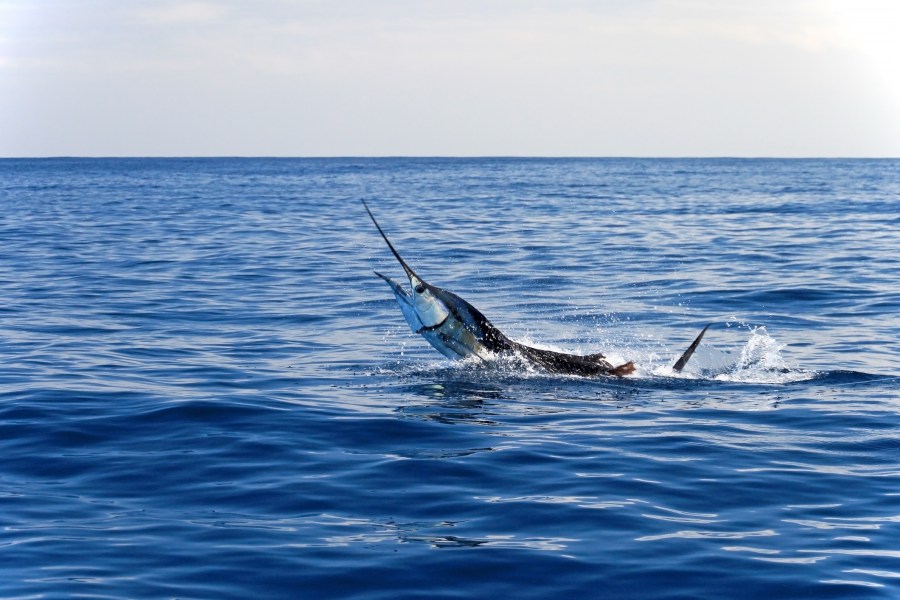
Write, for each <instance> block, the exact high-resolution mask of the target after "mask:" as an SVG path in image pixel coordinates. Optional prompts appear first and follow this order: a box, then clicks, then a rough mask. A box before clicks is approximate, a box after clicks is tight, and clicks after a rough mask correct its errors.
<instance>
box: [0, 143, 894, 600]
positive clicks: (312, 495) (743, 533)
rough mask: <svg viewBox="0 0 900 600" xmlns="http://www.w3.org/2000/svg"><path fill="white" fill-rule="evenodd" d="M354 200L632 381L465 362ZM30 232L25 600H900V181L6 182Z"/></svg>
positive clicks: (566, 175)
mask: <svg viewBox="0 0 900 600" xmlns="http://www.w3.org/2000/svg"><path fill="white" fill-rule="evenodd" d="M360 198H365V199H366V200H367V201H368V203H369V205H370V206H371V207H372V210H373V212H374V213H375V214H376V216H377V217H378V219H379V222H380V223H381V225H382V226H383V227H384V229H385V230H386V232H387V233H388V235H389V236H391V238H392V240H393V242H394V244H395V245H396V246H397V248H398V250H399V251H400V252H401V253H402V254H403V255H404V257H405V258H406V259H407V260H408V261H409V262H410V264H411V265H412V266H413V267H414V268H415V269H417V271H418V272H419V273H420V274H421V275H422V276H424V277H425V278H426V279H427V280H428V281H429V282H430V283H432V284H435V285H438V286H441V287H444V288H446V289H449V290H452V291H454V292H456V293H457V294H459V295H461V296H462V297H463V298H465V299H467V300H468V301H469V302H471V303H472V304H474V305H475V306H477V307H478V308H479V309H480V310H481V311H482V312H484V313H485V314H486V315H487V316H488V317H489V318H490V319H491V320H492V321H493V323H494V324H495V325H497V326H498V327H499V328H500V329H501V330H503V331H504V332H506V333H507V334H508V335H510V336H511V337H513V338H515V339H518V340H524V341H528V342H530V343H534V344H539V345H542V346H544V347H549V348H556V349H560V350H566V351H571V352H581V353H591V352H598V351H602V352H605V353H607V354H608V355H610V356H611V357H615V358H616V359H617V360H626V359H627V360H631V359H633V360H635V362H636V363H637V364H638V372H637V374H636V375H635V376H632V377H628V378H624V379H595V380H591V379H582V378H577V377H563V376H551V375H546V374H541V373H539V372H535V371H523V370H522V369H521V367H516V366H514V365H511V364H508V363H504V362H503V361H498V362H496V363H489V364H487V365H484V364H468V363H451V362H449V361H447V360H445V359H443V358H442V357H441V356H440V355H439V354H438V353H437V352H436V351H435V350H433V349H432V348H431V347H430V346H428V345H427V343H426V342H425V341H424V340H423V339H422V338H421V337H419V336H416V335H415V334H413V333H412V332H410V331H409V329H408V327H407V326H406V324H405V322H404V321H403V317H402V316H401V314H400V311H399V309H398V307H397V305H396V303H395V302H394V300H393V297H392V294H391V291H390V289H389V288H388V287H387V286H386V285H385V284H384V282H382V281H381V280H380V279H378V278H377V277H375V276H374V275H373V273H372V271H373V269H378V270H379V271H381V272H384V273H386V274H390V275H392V276H394V277H398V278H399V277H400V276H401V275H402V271H401V269H400V267H399V265H398V264H397V263H396V261H395V260H394V259H393V257H392V256H391V254H390V252H389V250H388V249H387V247H386V246H385V244H384V243H383V241H382V240H381V239H380V238H379V237H378V234H377V231H376V230H375V228H374V227H373V226H372V224H371V222H370V221H369V219H368V217H367V215H366V214H365V211H364V210H363V208H362V206H361V204H360V202H359V199H360ZM0 240H2V243H0V597H2V598H69V597H82V598H242V599H243V598H358V599H365V600H376V599H394V598H429V599H438V598H485V597H494V598H517V599H527V598H536V599H537V598H541V599H543V598H685V599H687V598H897V597H900V361H898V358H900V342H898V336H900V161H896V160H729V159H718V160H706V159H696V160H689V159H685V160H650V159H646V160H636V159H635V160H632V159H596V160H594V159H572V160H569V159H553V160H550V159H547V160H544V159H466V160H463V159H321V160H313V159H297V160H293V159H99V160H93V159H49V160H2V161H0ZM710 322H711V323H715V325H714V326H713V327H712V328H711V329H710V331H709V333H708V334H707V337H706V342H705V343H704V345H703V347H701V349H700V350H698V352H697V354H696V355H695V358H694V359H693V360H692V362H691V364H690V365H689V366H688V368H687V369H686V370H685V372H684V373H682V374H674V373H672V371H671V369H670V368H669V367H670V366H671V364H672V362H673V361H674V360H675V358H677V356H678V355H679V354H680V353H681V351H682V350H684V348H686V347H687V345H688V344H689V343H690V341H691V339H693V337H694V336H695V335H696V334H697V332H698V331H699V330H700V329H701V328H702V327H703V325H705V324H706V323H710Z"/></svg>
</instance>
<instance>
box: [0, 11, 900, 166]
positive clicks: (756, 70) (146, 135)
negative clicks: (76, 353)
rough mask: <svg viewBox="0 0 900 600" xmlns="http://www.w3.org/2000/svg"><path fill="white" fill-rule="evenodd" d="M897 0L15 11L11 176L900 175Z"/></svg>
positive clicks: (6, 32) (7, 78)
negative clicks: (262, 172) (401, 170)
mask: <svg viewBox="0 0 900 600" xmlns="http://www.w3.org/2000/svg"><path fill="white" fill-rule="evenodd" d="M898 30H900V2H898V1H896V0H753V1H747V0H629V1H626V0H592V1H588V0H418V1H413V0H368V1H363V0H254V1H253V2H247V1H239V0H186V1H173V0H132V1H125V2H123V1H121V0H0V156H2V157H19V156H498V155H502V156H777V157H795V156H810V157H833V156H836V157H856V156H860V157H900V66H898V65H900V35H898V34H897V33H896V32H897V31H898Z"/></svg>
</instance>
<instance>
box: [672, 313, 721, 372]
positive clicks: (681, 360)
mask: <svg viewBox="0 0 900 600" xmlns="http://www.w3.org/2000/svg"><path fill="white" fill-rule="evenodd" d="M710 325H712V323H710V324H709V325H707V326H706V327H704V328H703V331H701V332H700V335H698V336H697V337H696V338H694V341H693V342H691V345H690V346H688V349H687V350H685V351H684V354H682V355H681V358H679V359H678V360H677V361H675V364H674V365H673V366H672V370H673V371H677V372H680V371H681V370H682V369H683V368H684V366H685V365H686V364H687V362H688V361H689V360H690V359H691V356H693V355H694V350H696V349H697V346H699V345H700V340H702V339H703V334H705V333H706V330H707V329H709V326H710Z"/></svg>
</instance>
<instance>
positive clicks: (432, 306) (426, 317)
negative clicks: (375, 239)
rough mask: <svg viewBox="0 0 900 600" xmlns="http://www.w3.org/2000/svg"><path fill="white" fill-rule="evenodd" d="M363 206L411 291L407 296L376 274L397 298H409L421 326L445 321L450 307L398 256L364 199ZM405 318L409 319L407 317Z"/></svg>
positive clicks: (429, 326) (392, 283)
mask: <svg viewBox="0 0 900 600" xmlns="http://www.w3.org/2000/svg"><path fill="white" fill-rule="evenodd" d="M363 206H365V208H366V212H368V213H369V217H370V218H371V219H372V222H373V223H374V224H375V227H376V228H377V229H378V233H380V234H381V237H382V238H383V239H384V241H385V242H386V243H387V245H388V248H390V250H391V253H392V254H393V255H394V258H396V259H397V262H399V263H400V266H401V267H403V271H404V272H405V273H406V276H407V277H408V278H409V285H410V287H411V288H412V293H411V294H409V295H408V296H407V294H406V291H405V290H403V289H402V288H400V285H399V284H398V283H396V282H394V281H393V280H392V279H390V278H389V277H385V276H384V275H381V274H380V273H377V274H378V276H379V277H381V278H382V279H384V280H385V281H387V282H388V284H389V285H390V286H391V288H392V289H393V290H394V293H395V294H396V295H397V298H398V300H400V299H401V298H404V297H405V296H406V297H408V298H409V301H410V304H411V305H412V308H413V310H415V316H416V318H417V319H418V320H419V321H420V322H421V323H422V326H423V328H431V327H435V326H437V325H440V324H441V323H443V322H444V321H446V320H447V317H449V316H450V309H449V308H447V305H446V304H445V303H444V302H443V301H442V300H441V299H440V298H439V297H438V295H437V294H436V293H435V290H436V289H437V288H435V287H433V286H431V285H429V284H428V283H426V282H425V281H424V280H423V279H422V278H421V277H419V276H418V274H416V272H415V271H413V270H412V267H410V266H409V265H408V264H406V261H405V260H403V257H401V256H400V253H399V252H397V250H396V248H394V245H393V244H392V243H391V241H390V240H389V239H388V237H387V235H385V233H384V231H383V230H382V229H381V225H379V224H378V221H376V220H375V216H374V215H373V214H372V211H371V210H369V206H368V205H367V204H366V202H365V200H363ZM404 299H405V298H404ZM407 320H408V321H409V318H408V319H407Z"/></svg>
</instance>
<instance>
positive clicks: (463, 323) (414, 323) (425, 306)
mask: <svg viewBox="0 0 900 600" xmlns="http://www.w3.org/2000/svg"><path fill="white" fill-rule="evenodd" d="M362 203H363V206H364V207H365V209H366V212H367V213H369V217H370V218H371V219H372V222H373V223H374V224H375V227H376V228H377V229H378V233H380V234H381V237H382V238H384V241H385V242H386V243H387V245H388V248H390V250H391V253H393V255H394V258H396V259H397V261H398V262H399V263H400V266H401V267H403V270H404V271H405V272H406V276H407V277H408V278H409V285H410V287H411V292H407V291H406V290H405V289H404V288H403V286H402V285H400V284H399V283H397V282H396V281H394V280H393V279H391V278H390V277H388V276H386V275H382V274H381V273H379V272H378V271H375V274H376V275H378V276H379V277H381V278H382V279H384V280H385V281H386V282H387V284H388V285H389V286H391V289H392V290H393V292H394V297H395V298H396V299H397V304H399V305H400V311H401V312H402V313H403V316H404V318H405V319H406V322H407V323H408V324H409V327H410V329H412V331H413V333H418V334H420V335H421V336H422V337H424V338H425V340H426V341H427V342H428V343H429V344H431V345H432V346H434V348H435V349H436V350H437V351H438V352H440V353H441V354H443V355H444V356H446V357H447V358H450V359H454V360H457V359H464V358H469V357H473V356H474V357H477V358H481V359H487V358H490V357H492V356H493V357H496V356H514V357H518V358H520V359H522V360H525V361H527V362H528V363H530V364H533V365H535V366H537V367H539V368H541V369H543V370H545V371H547V372H550V373H559V374H564V375H579V376H582V377H596V376H600V375H613V376H617V377H622V376H625V375H629V374H631V373H633V372H634V369H635V367H634V363H633V362H632V361H628V362H626V363H624V364H621V365H618V366H613V364H612V363H610V362H609V361H608V360H607V359H606V357H605V356H604V355H603V354H600V353H597V354H588V355H586V356H581V355H578V354H566V353H563V352H554V351H552V350H543V349H541V348H533V347H531V346H526V345H525V344H521V343H519V342H516V341H513V340H511V339H509V338H508V337H507V336H506V335H505V334H504V333H503V332H502V331H500V330H499V329H497V328H496V327H495V326H494V325H493V324H492V323H491V322H490V321H489V320H488V319H487V317H485V316H484V315H483V314H482V313H481V311H479V310H478V309H477V308H475V307H474V306H472V305H471V304H469V303H468V302H466V301H465V300H463V299H462V298H460V297H459V296H457V295H456V294H454V293H453V292H450V291H447V290H445V289H442V288H439V287H437V286H435V285H431V284H430V283H428V282H426V281H425V280H424V279H422V278H421V277H419V275H418V274H416V272H415V271H413V269H412V267H410V266H409V265H408V264H407V263H406V261H405V260H403V258H402V257H401V256H400V253H399V252H397V250H396V249H395V248H394V245H393V244H392V243H391V241H390V240H389V239H388V237H387V235H386V234H385V233H384V230H382V229H381V226H380V225H379V224H378V221H376V220H375V216H374V215H373V214H372V211H371V210H369V205H368V204H366V201H365V200H363V201H362ZM708 328H709V325H707V326H706V327H705V328H704V329H703V331H701V332H700V335H698V336H697V338H696V339H695V340H694V342H693V343H692V344H691V346H690V347H689V348H688V349H687V351H686V352H685V353H684V354H683V355H682V356H681V358H679V359H678V362H676V363H675V366H673V367H672V368H673V369H674V370H676V371H680V370H681V369H683V368H684V366H685V364H687V361H688V359H689V358H690V357H691V355H692V354H693V353H694V350H696V348H697V346H698V345H699V344H700V340H701V339H702V338H703V334H705V333H706V330H707V329H708Z"/></svg>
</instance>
